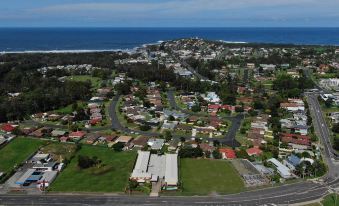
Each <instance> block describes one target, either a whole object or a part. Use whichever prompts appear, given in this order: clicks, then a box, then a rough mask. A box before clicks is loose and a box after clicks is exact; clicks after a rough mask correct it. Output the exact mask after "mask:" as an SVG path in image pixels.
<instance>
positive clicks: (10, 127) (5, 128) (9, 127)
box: [1, 124, 15, 132]
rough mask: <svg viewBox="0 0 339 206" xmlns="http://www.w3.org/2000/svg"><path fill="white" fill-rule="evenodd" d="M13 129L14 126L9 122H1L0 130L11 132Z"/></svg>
mask: <svg viewBox="0 0 339 206" xmlns="http://www.w3.org/2000/svg"><path fill="white" fill-rule="evenodd" d="M14 129H15V127H14V126H13V125H11V124H3V125H2V126H1V130H2V131H4V132H12V131H13V130H14Z"/></svg>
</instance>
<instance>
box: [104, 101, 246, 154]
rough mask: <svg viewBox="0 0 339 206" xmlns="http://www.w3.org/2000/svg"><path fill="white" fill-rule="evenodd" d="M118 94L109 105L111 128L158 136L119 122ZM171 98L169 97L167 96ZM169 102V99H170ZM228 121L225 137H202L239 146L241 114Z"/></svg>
mask: <svg viewBox="0 0 339 206" xmlns="http://www.w3.org/2000/svg"><path fill="white" fill-rule="evenodd" d="M119 98H120V96H119V95H117V96H115V97H113V99H112V103H111V104H110V106H109V115H110V117H111V121H112V128H113V129H115V130H118V131H121V132H124V133H127V134H141V135H144V136H147V137H158V136H159V135H160V134H159V133H157V132H149V131H140V130H133V129H130V128H128V127H125V126H123V125H122V124H121V122H120V121H119V119H118V116H117V114H116V108H117V106H118V105H117V104H118V101H119ZM169 99H171V98H169ZM170 102H171V100H170ZM228 119H229V120H230V121H232V125H231V128H230V129H229V131H228V133H227V134H226V135H225V138H209V137H207V136H206V137H205V138H203V139H208V140H218V141H220V142H221V143H223V144H225V145H228V146H231V147H237V146H239V145H240V144H239V142H238V141H236V140H235V134H236V132H237V130H238V129H239V127H240V125H241V120H242V119H243V115H238V116H236V117H229V118H228ZM173 136H174V137H175V138H180V137H184V138H186V139H191V138H192V136H191V135H173Z"/></svg>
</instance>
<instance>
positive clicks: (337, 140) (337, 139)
mask: <svg viewBox="0 0 339 206" xmlns="http://www.w3.org/2000/svg"><path fill="white" fill-rule="evenodd" d="M333 148H334V149H336V150H339V137H335V138H334V142H333Z"/></svg>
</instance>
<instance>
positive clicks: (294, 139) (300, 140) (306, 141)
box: [280, 133, 311, 146]
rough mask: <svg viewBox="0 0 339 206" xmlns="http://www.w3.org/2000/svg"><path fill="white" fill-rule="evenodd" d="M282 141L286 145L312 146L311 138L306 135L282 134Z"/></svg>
mask: <svg viewBox="0 0 339 206" xmlns="http://www.w3.org/2000/svg"><path fill="white" fill-rule="evenodd" d="M280 136H281V141H282V142H284V143H292V144H299V145H306V146H310V145H311V139H310V137H309V136H305V135H298V134H287V133H282V134H280Z"/></svg>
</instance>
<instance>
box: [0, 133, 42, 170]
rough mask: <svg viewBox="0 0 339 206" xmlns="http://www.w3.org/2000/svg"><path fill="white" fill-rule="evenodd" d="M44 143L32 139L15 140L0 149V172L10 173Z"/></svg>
mask: <svg viewBox="0 0 339 206" xmlns="http://www.w3.org/2000/svg"><path fill="white" fill-rule="evenodd" d="M43 143H44V141H42V140H38V139H31V138H20V137H18V138H15V139H14V140H13V141H12V142H10V143H9V144H8V145H6V146H5V147H4V148H2V149H0V171H2V172H5V173H8V172H10V171H11V170H12V169H13V168H14V167H15V166H16V165H19V164H20V163H22V162H24V161H25V160H26V159H27V158H28V157H29V156H30V155H32V154H34V152H35V151H37V150H38V149H39V147H40V146H41V145H43Z"/></svg>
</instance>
